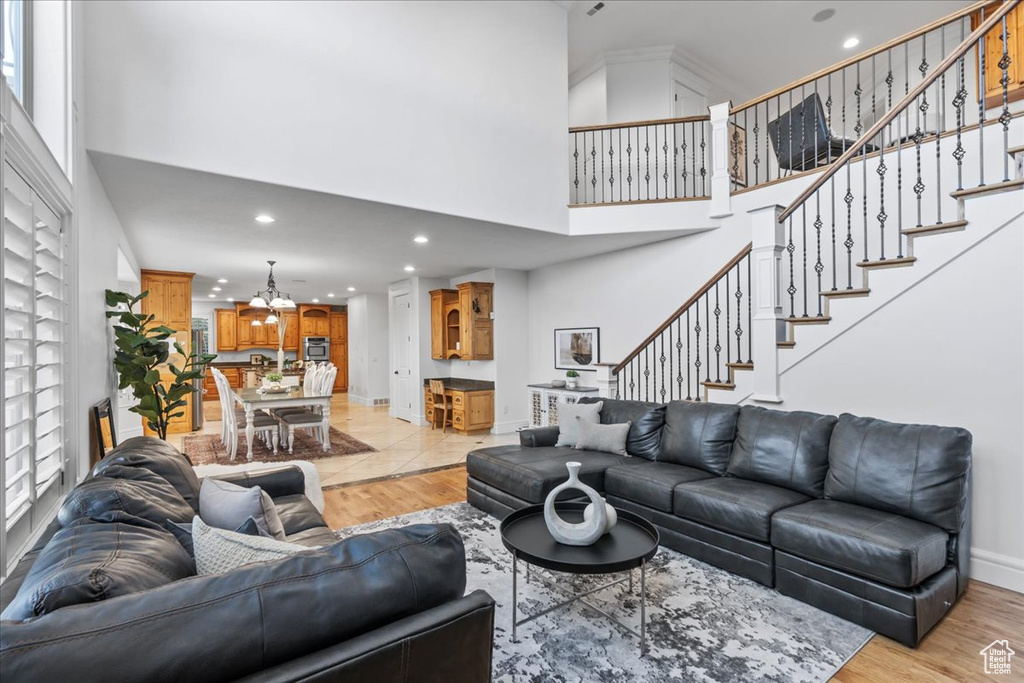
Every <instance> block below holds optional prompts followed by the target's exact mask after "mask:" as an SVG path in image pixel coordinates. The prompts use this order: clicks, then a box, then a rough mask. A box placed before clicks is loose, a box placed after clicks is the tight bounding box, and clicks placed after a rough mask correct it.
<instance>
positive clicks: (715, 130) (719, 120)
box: [708, 102, 732, 218]
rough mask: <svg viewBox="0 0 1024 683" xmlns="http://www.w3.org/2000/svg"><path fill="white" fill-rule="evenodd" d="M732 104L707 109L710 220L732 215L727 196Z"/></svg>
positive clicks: (728, 189)
mask: <svg viewBox="0 0 1024 683" xmlns="http://www.w3.org/2000/svg"><path fill="white" fill-rule="evenodd" d="M730 109H732V102H722V103H721V104H715V105H712V106H710V107H708V112H709V113H710V114H711V210H710V212H709V215H710V217H711V218H725V217H726V216H731V215H732V199H731V198H730V196H729V193H730V191H731V186H732V178H731V176H730V175H729V110H730Z"/></svg>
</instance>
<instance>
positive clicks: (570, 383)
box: [565, 370, 580, 389]
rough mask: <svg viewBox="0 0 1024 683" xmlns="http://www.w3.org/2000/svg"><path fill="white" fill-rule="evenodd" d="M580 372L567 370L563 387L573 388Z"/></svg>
mask: <svg viewBox="0 0 1024 683" xmlns="http://www.w3.org/2000/svg"><path fill="white" fill-rule="evenodd" d="M579 376H580V373H578V372H576V371H575V370H569V371H567V372H566V373H565V387H566V388H567V389H575V388H576V382H577V381H579Z"/></svg>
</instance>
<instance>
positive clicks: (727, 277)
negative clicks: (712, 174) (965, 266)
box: [607, 0, 1024, 403]
mask: <svg viewBox="0 0 1024 683" xmlns="http://www.w3.org/2000/svg"><path fill="white" fill-rule="evenodd" d="M1018 2H1019V0H1010V1H1009V2H1006V3H1004V4H1003V5H1001V6H999V7H997V8H995V9H994V10H989V12H990V15H989V16H987V17H986V18H984V20H983V21H981V22H980V24H979V25H978V26H977V28H975V29H974V30H973V31H971V32H970V34H969V35H966V32H967V31H966V28H964V23H963V13H961V14H960V15H958V16H957V17H956V19H957V20H958V21H960V23H959V24H958V25H959V26H960V31H961V32H962V33H963V34H964V35H963V37H962V40H960V41H959V43H957V44H956V45H955V46H954V47H952V49H950V50H948V51H947V52H946V54H944V55H943V57H942V59H941V61H940V62H939V63H938V65H937V66H935V68H934V70H928V69H927V67H926V62H925V60H924V57H922V67H921V73H922V78H921V79H920V81H918V82H917V83H916V84H914V85H913V87H911V84H910V79H909V75H908V78H907V83H906V85H905V91H906V92H905V94H904V95H903V97H901V98H899V99H898V101H897V102H895V103H892V83H891V80H892V79H891V76H892V67H891V58H890V67H889V69H890V73H889V78H887V79H886V80H885V82H887V83H888V85H889V91H888V95H889V99H888V103H891V106H890V107H888V108H887V110H886V111H885V112H883V113H880V114H878V115H877V116H876V117H875V119H874V123H873V124H872V125H871V126H870V127H868V128H867V130H866V131H865V132H863V134H862V135H860V137H859V138H858V139H857V141H856V142H855V143H853V144H852V145H849V146H848V147H846V149H845V151H844V152H843V153H842V154H841V155H840V156H838V158H836V159H835V160H834V161H832V162H831V163H829V164H828V165H827V166H826V167H825V168H824V169H823V170H822V169H820V168H819V169H815V170H814V171H813V173H815V174H816V175H817V177H816V178H815V179H814V181H813V182H812V183H811V184H810V185H809V186H808V187H807V189H805V190H804V191H803V192H801V193H800V195H799V196H797V198H796V199H795V200H794V201H793V202H791V203H790V204H789V206H787V207H785V208H782V207H778V209H777V210H774V211H772V212H771V215H770V216H768V217H767V218H765V217H763V216H762V217H757V216H751V228H752V233H753V240H752V242H751V244H749V245H747V246H746V247H744V249H742V250H741V251H740V252H739V253H738V254H736V255H735V256H734V257H733V258H732V259H730V260H729V261H728V262H727V263H726V264H725V265H724V266H723V267H722V268H721V269H720V270H719V271H718V272H717V273H716V274H715V275H714V276H713V277H712V278H711V279H709V280H708V282H707V283H705V285H704V286H702V287H701V288H699V289H698V290H697V292H695V293H694V294H693V295H692V296H691V297H690V298H689V299H687V301H686V302H685V303H684V304H683V305H682V306H681V307H680V308H679V309H678V310H676V311H675V312H674V313H673V314H672V315H671V316H670V317H669V318H668V319H667V320H666V321H665V322H664V323H663V324H662V325H661V326H659V328H658V329H656V330H655V331H654V332H653V333H652V334H651V335H649V336H648V337H647V338H646V339H645V340H644V341H643V342H642V343H641V344H639V345H638V346H637V347H636V348H635V349H634V350H633V351H632V352H631V353H630V354H629V355H628V356H627V357H626V358H625V359H624V360H623V361H622V362H621V363H619V364H617V365H615V366H614V367H612V368H610V373H611V375H612V377H610V378H609V380H608V381H607V384H608V386H609V391H608V393H609V395H614V396H616V397H618V398H625V399H634V400H647V401H658V402H665V401H667V400H689V401H707V400H715V401H719V402H729V403H733V402H740V401H743V400H746V399H748V398H754V399H755V400H768V401H778V400H781V397H780V396H779V395H778V393H779V392H778V386H779V377H780V376H781V374H782V373H784V372H785V371H787V370H788V369H790V368H792V367H794V366H795V365H797V364H798V363H800V362H802V361H803V360H804V359H806V358H808V357H809V356H810V355H812V354H813V353H815V352H816V351H817V350H819V349H821V348H822V347H824V346H825V345H827V344H829V343H830V342H831V341H833V340H835V339H836V338H838V337H839V336H840V335H842V334H843V333H844V332H846V331H848V330H849V329H851V328H853V327H854V326H856V325H858V324H860V323H861V322H862V321H864V320H866V319H868V318H869V317H870V316H871V315H872V313H874V312H875V311H877V310H879V309H880V308H881V307H882V306H885V305H886V304H888V303H889V302H891V301H893V300H894V299H895V298H898V297H899V296H901V295H902V294H903V293H904V292H907V291H909V290H910V289H911V288H913V287H914V286H916V285H917V284H920V283H921V282H923V281H924V280H926V279H927V278H928V277H930V276H931V275H933V274H934V273H936V272H938V271H939V270H941V269H942V268H943V267H945V266H946V265H948V264H949V263H951V262H952V261H954V260H955V259H956V258H958V257H959V256H960V255H962V254H964V253H966V252H967V251H969V250H970V249H972V248H973V247H974V246H976V245H978V244H979V243H981V242H982V241H984V240H985V239H987V238H988V237H990V236H991V235H993V234H995V233H996V232H998V231H999V230H1002V229H1004V228H1006V227H1009V226H1011V225H1017V226H1019V225H1021V223H1022V221H1024V200H1022V195H1021V191H1022V190H1024V144H1022V143H1024V107H1022V106H1021V105H1022V103H1020V102H1017V103H1011V102H1009V98H1008V97H1007V94H1006V92H1007V87H1008V80H1009V79H1008V78H1007V77H1004V79H1002V88H1003V91H1004V94H1003V98H1002V104H1001V106H999V107H997V108H994V109H992V110H991V111H988V110H986V109H984V108H981V109H978V110H977V115H976V118H975V119H974V122H973V123H970V124H968V123H967V122H968V121H969V120H970V116H971V115H973V113H972V112H969V110H970V109H971V107H970V106H969V104H970V103H972V102H976V99H977V98H975V97H974V96H973V95H972V94H971V92H970V88H969V87H968V83H967V78H966V76H967V74H970V73H972V71H973V73H977V70H976V68H975V66H974V65H972V64H971V63H970V62H969V59H970V58H971V56H972V55H973V54H976V52H975V50H976V48H977V47H978V46H980V45H983V44H984V40H985V37H986V35H988V34H990V33H991V32H999V33H1001V36H1000V38H1001V40H1002V44H1003V45H1004V48H1003V50H1004V54H1003V56H1002V59H1001V60H1000V61H999V63H998V64H999V67H1000V68H1002V70H1003V72H1004V76H1005V74H1006V73H1007V70H1008V67H1009V64H1010V58H1009V56H1008V53H1007V48H1006V47H1005V46H1006V44H1007V43H1006V36H1007V29H1006V20H1005V16H1006V15H1007V14H1008V13H1009V12H1010V11H1012V10H1013V8H1014V7H1015V6H1016V5H1017V4H1018ZM947 28H948V27H947ZM947 32H948V31H947ZM918 35H922V34H921V33H920V32H917V33H915V34H913V35H912V36H911V39H914V37H916V36H918ZM990 39H991V37H990ZM894 43H895V41H894ZM922 53H923V54H926V51H924V50H922ZM983 59H984V57H983ZM874 66H875V59H874V56H872V57H871V67H872V69H874ZM843 68H844V69H846V68H849V65H844V66H843ZM857 69H858V70H857V73H858V82H857V90H856V91H855V92H856V97H857V100H856V102H857V116H858V121H857V125H858V127H860V106H861V95H862V93H861V85H860V81H859V74H860V66H859V65H858V66H857ZM908 73H909V69H908ZM844 74H845V71H844ZM826 75H827V74H826ZM817 78H819V79H820V78H823V76H818V77H817ZM814 83H815V90H817V87H818V86H817V83H818V81H817V80H816V81H814ZM829 84H830V85H829V87H830V88H831V77H830V76H829ZM804 88H805V85H803V84H802V85H801V86H800V90H801V92H802V91H803V90H804ZM831 100H832V95H831V92H830V94H829V101H830V102H831ZM765 101H767V100H765ZM871 101H872V108H874V107H875V106H876V98H875V94H874V93H872V95H871ZM885 101H886V100H885V99H884V98H883V102H885ZM755 104H756V103H755ZM778 106H779V105H778V103H776V110H777V108H778ZM843 107H844V108H843V115H844V117H845V111H846V110H845V100H844V104H843ZM829 111H830V113H831V104H830V105H829ZM929 112H931V113H930V115H929ZM739 113H743V115H744V116H746V112H735V111H734V112H733V114H732V118H733V121H736V120H739V119H738V115H739ZM754 120H755V124H754V128H753V131H754V135H755V136H756V135H757V131H758V124H757V123H756V121H757V114H756V113H755V114H754ZM805 121H806V120H805ZM861 130H863V128H862V127H861ZM859 132H860V130H858V133H859ZM798 135H800V132H799V131H796V132H794V133H793V136H794V137H797V136H798ZM755 140H756V138H755ZM754 144H755V151H754V154H757V152H756V146H757V144H758V142H755V143H754ZM761 154H764V153H763V152H762V153H761ZM829 161H831V159H830V160H829ZM736 163H737V162H734V164H736ZM757 164H758V161H757V157H755V161H754V168H755V169H756V168H757ZM765 168H767V167H765ZM732 170H733V172H736V170H737V169H736V168H735V166H734V168H733V169H732ZM797 175H804V174H802V173H801V174H797ZM808 175H809V174H808ZM766 178H767V175H766ZM772 182H776V183H777V182H785V180H784V179H783V178H776V179H775V180H774V181H772ZM734 190H735V187H734ZM972 214H974V215H975V216H977V217H982V216H984V217H985V220H984V221H981V222H973V221H972V220H971V215H972ZM759 221H760V223H758V222H759ZM755 361H757V362H756V363H755ZM773 388H774V389H773Z"/></svg>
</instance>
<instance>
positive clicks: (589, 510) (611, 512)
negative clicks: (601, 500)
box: [583, 501, 619, 533]
mask: <svg viewBox="0 0 1024 683" xmlns="http://www.w3.org/2000/svg"><path fill="white" fill-rule="evenodd" d="M604 508H605V512H607V513H608V521H607V522H605V524H604V533H608V532H609V531H611V530H612V527H614V526H615V525H616V524H617V523H618V521H619V513H617V512H615V508H613V507H612V505H611V503H609V502H607V501H605V504H604ZM593 516H594V504H593V503H591V504H590V505H588V506H587V507H585V508H583V521H584V522H589V521H590V518H591V517H593Z"/></svg>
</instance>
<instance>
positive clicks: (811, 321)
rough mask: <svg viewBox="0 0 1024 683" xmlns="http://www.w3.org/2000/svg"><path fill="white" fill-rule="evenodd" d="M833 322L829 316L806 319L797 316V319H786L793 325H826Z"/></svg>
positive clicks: (812, 316) (814, 316)
mask: <svg viewBox="0 0 1024 683" xmlns="http://www.w3.org/2000/svg"><path fill="white" fill-rule="evenodd" d="M830 320H832V316H828V315H809V316H806V317H801V316H797V317H795V318H786V322H787V323H792V324H793V325H824V324H826V323H828V322H829V321H830Z"/></svg>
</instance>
